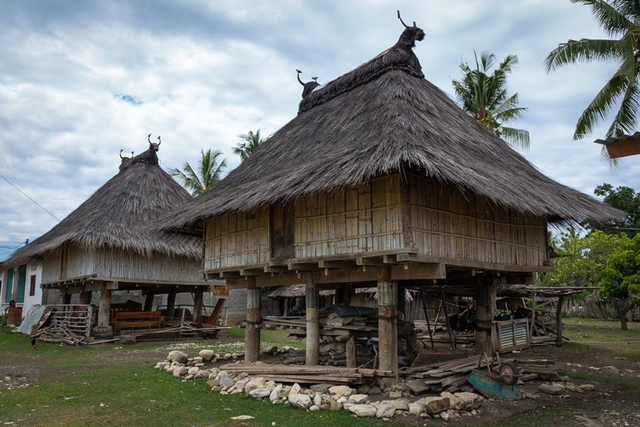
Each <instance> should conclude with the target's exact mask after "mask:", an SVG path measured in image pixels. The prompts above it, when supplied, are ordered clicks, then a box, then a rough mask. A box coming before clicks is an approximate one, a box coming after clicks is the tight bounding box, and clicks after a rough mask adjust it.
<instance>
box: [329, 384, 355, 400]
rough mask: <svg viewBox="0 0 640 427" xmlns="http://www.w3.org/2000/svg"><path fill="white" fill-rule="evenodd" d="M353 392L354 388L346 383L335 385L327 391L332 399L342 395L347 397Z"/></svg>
mask: <svg viewBox="0 0 640 427" xmlns="http://www.w3.org/2000/svg"><path fill="white" fill-rule="evenodd" d="M355 392H356V391H355V390H354V389H352V388H351V387H349V386H346V385H337V386H333V387H330V388H329V393H331V397H333V398H334V399H339V398H340V397H342V396H346V397H349V396H351V395H352V394H354V393H355Z"/></svg>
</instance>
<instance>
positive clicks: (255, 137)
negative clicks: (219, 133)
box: [233, 129, 268, 162]
mask: <svg viewBox="0 0 640 427" xmlns="http://www.w3.org/2000/svg"><path fill="white" fill-rule="evenodd" d="M238 138H240V139H242V142H239V143H238V145H236V146H235V147H234V148H233V152H234V153H235V154H237V155H238V156H240V158H241V159H242V161H243V162H244V161H245V160H247V159H248V158H249V156H250V155H252V154H253V153H255V151H256V150H257V149H258V148H259V147H260V146H261V145H262V144H263V143H264V142H265V141H266V140H267V139H268V138H266V139H262V137H261V136H260V129H258V130H257V131H256V133H253V131H251V130H250V131H249V133H243V134H241V135H238Z"/></svg>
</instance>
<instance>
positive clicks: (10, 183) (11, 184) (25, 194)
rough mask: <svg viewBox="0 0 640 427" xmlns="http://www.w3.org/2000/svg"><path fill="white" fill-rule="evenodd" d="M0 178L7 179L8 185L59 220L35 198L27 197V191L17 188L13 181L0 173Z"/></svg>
mask: <svg viewBox="0 0 640 427" xmlns="http://www.w3.org/2000/svg"><path fill="white" fill-rule="evenodd" d="M0 178H2V179H4V180H5V181H7V182H8V183H9V185H10V186H12V187H13V188H15V189H16V190H18V191H19V192H21V193H22V194H23V195H24V196H25V197H26V198H27V199H29V200H31V201H32V202H33V203H35V204H36V205H38V206H40V209H42V210H43V211H45V212H46V213H48V214H49V215H51V216H52V217H54V218H55V219H56V220H58V222H60V219H59V218H58V217H57V216H55V215H54V214H52V213H51V212H49V211H48V210H47V209H46V208H45V207H44V206H42V205H41V204H40V203H38V202H36V201H35V200H33V199H32V198H31V197H29V196H28V195H27V193H25V192H24V191H22V190H21V189H19V188H18V187H16V186H15V185H13V183H12V182H11V181H9V180H8V179H7V178H5V177H4V176H2V175H1V174H0Z"/></svg>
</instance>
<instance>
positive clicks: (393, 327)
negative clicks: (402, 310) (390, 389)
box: [378, 268, 398, 384]
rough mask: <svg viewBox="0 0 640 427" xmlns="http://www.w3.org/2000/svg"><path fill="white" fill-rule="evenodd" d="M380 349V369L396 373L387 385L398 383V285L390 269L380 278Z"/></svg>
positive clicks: (383, 272)
mask: <svg viewBox="0 0 640 427" xmlns="http://www.w3.org/2000/svg"><path fill="white" fill-rule="evenodd" d="M378 347H379V351H380V369H381V370H383V371H391V372H393V373H394V377H393V378H386V379H385V383H386V384H396V383H397V382H398V283H397V282H392V281H391V280H390V272H389V269H388V268H384V269H382V270H381V274H380V275H379V277H378Z"/></svg>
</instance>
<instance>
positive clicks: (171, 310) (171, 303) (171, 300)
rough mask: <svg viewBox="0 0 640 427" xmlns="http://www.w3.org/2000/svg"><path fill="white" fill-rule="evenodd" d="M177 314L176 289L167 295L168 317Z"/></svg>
mask: <svg viewBox="0 0 640 427" xmlns="http://www.w3.org/2000/svg"><path fill="white" fill-rule="evenodd" d="M175 316H176V291H175V289H174V290H172V291H170V292H169V295H168V296H167V317H168V318H173V317H175Z"/></svg>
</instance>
